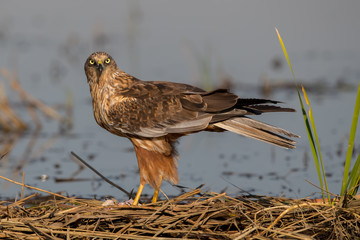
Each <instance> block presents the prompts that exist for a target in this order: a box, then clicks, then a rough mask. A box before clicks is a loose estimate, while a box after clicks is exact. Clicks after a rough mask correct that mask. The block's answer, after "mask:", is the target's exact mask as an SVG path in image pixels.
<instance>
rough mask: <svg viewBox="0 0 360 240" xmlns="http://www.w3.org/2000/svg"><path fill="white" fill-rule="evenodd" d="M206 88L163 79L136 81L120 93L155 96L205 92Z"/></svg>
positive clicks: (132, 95)
mask: <svg viewBox="0 0 360 240" xmlns="http://www.w3.org/2000/svg"><path fill="white" fill-rule="evenodd" d="M203 92H204V90H202V89H200V88H197V87H194V86H191V85H188V84H183V83H174V82H161V81H136V82H134V83H133V84H131V85H129V86H128V87H127V88H125V89H119V90H118V94H119V95H122V96H124V97H128V98H142V99H144V98H153V97H156V98H158V97H161V96H181V95H189V94H199V93H203Z"/></svg>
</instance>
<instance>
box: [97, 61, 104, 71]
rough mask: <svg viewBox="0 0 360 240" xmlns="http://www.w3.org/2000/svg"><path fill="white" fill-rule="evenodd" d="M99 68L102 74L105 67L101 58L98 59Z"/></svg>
mask: <svg viewBox="0 0 360 240" xmlns="http://www.w3.org/2000/svg"><path fill="white" fill-rule="evenodd" d="M98 69H99V72H100V74H101V72H102V70H103V69H104V67H103V63H102V62H101V61H100V60H99V61H98Z"/></svg>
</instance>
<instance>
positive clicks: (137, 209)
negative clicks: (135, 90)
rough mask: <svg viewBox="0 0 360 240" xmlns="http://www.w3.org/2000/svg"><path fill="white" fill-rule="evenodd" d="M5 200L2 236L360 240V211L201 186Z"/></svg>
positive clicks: (0, 211)
mask: <svg viewBox="0 0 360 240" xmlns="http://www.w3.org/2000/svg"><path fill="white" fill-rule="evenodd" d="M36 195H37V194H34V195H32V196H29V197H28V198H24V199H22V200H20V201H17V202H8V201H3V202H0V203H1V205H0V219H1V225H0V226H1V227H0V238H13V239H149V238H154V239H250V238H251V239H279V238H280V239H358V238H360V229H359V228H360V208H359V207H358V206H355V207H348V208H341V207H337V206H330V205H328V204H323V203H313V202H310V201H308V200H293V199H285V198H271V197H252V198H248V197H237V198H232V197H229V196H227V195H226V194H225V193H223V194H217V193H204V192H202V191H201V190H200V189H195V190H193V191H191V192H188V193H185V194H183V195H180V196H178V197H176V198H173V199H171V200H166V201H160V202H158V203H156V204H145V205H142V206H128V205H118V204H115V205H111V206H103V203H104V202H102V201H99V200H89V199H75V198H74V199H69V198H66V199H65V198H61V199H60V198H59V195H57V199H55V196H52V198H53V199H52V200H49V199H48V200H45V201H44V200H42V201H41V202H40V204H39V203H36V204H35V202H34V201H33V200H34V199H35V198H36Z"/></svg>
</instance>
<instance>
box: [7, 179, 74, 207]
mask: <svg viewBox="0 0 360 240" xmlns="http://www.w3.org/2000/svg"><path fill="white" fill-rule="evenodd" d="M0 178H2V179H4V180H6V181H8V182H11V183H15V184H17V185H20V186H24V187H26V188H30V189H34V190H36V191H39V192H44V193H47V194H51V195H54V196H56V197H60V198H64V199H66V200H70V201H74V202H78V203H81V202H79V201H77V200H75V199H73V198H68V197H65V196H63V195H60V194H57V193H53V192H49V191H46V190H43V189H40V188H37V187H32V186H29V185H26V184H22V183H19V182H16V181H14V180H11V179H9V178H6V177H3V176H0Z"/></svg>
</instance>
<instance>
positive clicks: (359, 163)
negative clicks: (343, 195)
mask: <svg viewBox="0 0 360 240" xmlns="http://www.w3.org/2000/svg"><path fill="white" fill-rule="evenodd" d="M359 182H360V155H359V156H358V158H357V159H356V162H355V164H354V166H353V169H352V170H351V173H350V176H349V181H348V184H347V187H346V189H349V190H347V191H348V194H349V195H351V196H355V195H356V193H357V192H358V190H359Z"/></svg>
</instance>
